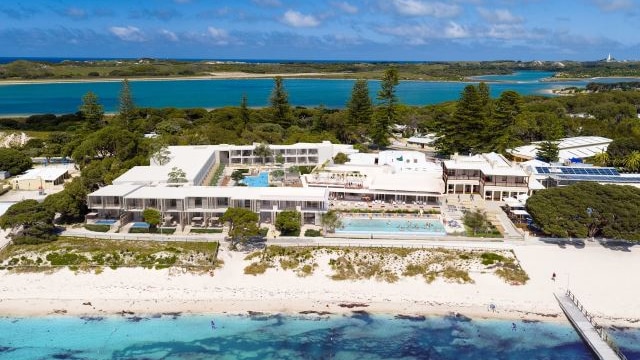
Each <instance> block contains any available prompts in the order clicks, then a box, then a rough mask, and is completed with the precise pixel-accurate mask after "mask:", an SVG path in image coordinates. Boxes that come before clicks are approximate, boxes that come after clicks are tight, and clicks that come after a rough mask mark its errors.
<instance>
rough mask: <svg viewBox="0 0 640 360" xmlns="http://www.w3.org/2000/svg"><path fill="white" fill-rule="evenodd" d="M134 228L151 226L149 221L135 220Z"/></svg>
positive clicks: (132, 225)
mask: <svg viewBox="0 0 640 360" xmlns="http://www.w3.org/2000/svg"><path fill="white" fill-rule="evenodd" d="M131 227H132V228H144V229H147V228H148V227H149V223H146V222H134V223H132V224H131Z"/></svg>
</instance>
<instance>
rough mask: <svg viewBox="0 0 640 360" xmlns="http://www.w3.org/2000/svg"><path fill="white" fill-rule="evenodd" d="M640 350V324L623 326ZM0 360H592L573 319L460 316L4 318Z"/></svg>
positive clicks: (638, 353)
mask: <svg viewBox="0 0 640 360" xmlns="http://www.w3.org/2000/svg"><path fill="white" fill-rule="evenodd" d="M618 333H621V334H622V333H624V334H625V336H627V338H625V339H626V340H625V341H628V342H629V346H630V348H629V349H626V348H625V350H628V355H627V356H628V358H629V359H630V360H631V359H639V358H640V348H639V347H640V345H639V344H640V341H638V340H639V339H640V331H638V330H634V331H624V332H623V331H619V332H618ZM0 359H11V360H20V359H96V360H98V359H166V360H172V359H261V360H270V359H367V360H375V359H403V360H410V359H433V360H435V359H462V360H463V359H514V360H520V359H547V360H551V359H559V360H560V359H562V360H572V359H575V360H578V359H581V360H582V359H585V360H586V359H589V360H591V359H594V357H593V355H592V354H591V353H590V351H589V349H588V348H587V347H586V346H585V345H584V344H583V343H582V341H581V340H580V338H579V337H578V335H577V334H576V332H575V331H574V330H573V329H572V328H571V327H570V326H569V325H563V324H556V323H543V322H522V321H517V322H516V329H515V330H513V329H512V322H511V321H505V320H482V321H475V320H471V319H468V318H465V317H453V316H452V317H426V318H420V317H413V318H411V317H402V318H397V317H392V316H382V315H375V316H373V315H369V314H367V313H364V312H354V313H353V314H352V315H344V316H340V315H331V316H319V315H300V316H284V315H262V314H253V315H247V316H239V315H220V314H216V315H180V314H165V315H156V316H151V317H136V316H132V315H129V316H128V317H127V318H125V317H120V316H110V317H85V318H78V317H71V316H47V317H29V318H2V319H0Z"/></svg>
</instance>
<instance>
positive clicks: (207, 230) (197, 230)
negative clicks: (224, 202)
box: [174, 228, 222, 234]
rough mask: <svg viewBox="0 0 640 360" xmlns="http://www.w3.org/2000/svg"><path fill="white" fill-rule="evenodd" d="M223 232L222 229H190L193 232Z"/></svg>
mask: <svg viewBox="0 0 640 360" xmlns="http://www.w3.org/2000/svg"><path fill="white" fill-rule="evenodd" d="M174 230H175V229H174ZM221 232H222V229H194V228H191V231H190V233H192V234H219V233H221Z"/></svg>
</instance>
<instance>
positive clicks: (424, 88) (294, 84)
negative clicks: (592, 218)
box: [0, 71, 586, 116]
mask: <svg viewBox="0 0 640 360" xmlns="http://www.w3.org/2000/svg"><path fill="white" fill-rule="evenodd" d="M551 75H553V73H551V72H542V71H523V72H518V73H515V74H513V75H499V76H488V77H478V78H477V79H478V80H480V79H482V80H484V81H491V82H493V83H491V95H492V96H494V97H497V96H499V95H500V93H502V92H503V91H505V90H515V91H518V92H519V93H521V94H523V95H531V94H543V93H544V91H545V90H548V89H550V88H562V87H568V86H579V85H584V84H585V83H586V82H580V81H567V82H553V83H549V82H544V81H541V80H542V79H544V78H547V77H549V76H551ZM353 82H354V80H344V79H285V80H284V86H285V88H286V89H287V92H288V93H289V101H290V103H291V104H292V105H294V106H307V107H313V106H319V105H324V106H326V107H329V108H343V107H344V106H345V104H346V102H347V100H348V98H349V96H350V94H351V88H352V87H353ZM130 83H131V90H132V93H133V96H134V101H135V102H136V104H137V105H138V106H141V107H155V108H160V107H176V108H196V107H202V108H217V107H223V106H238V105H239V104H240V99H241V98H242V95H243V94H246V95H247V97H248V103H249V106H254V107H261V106H268V105H269V95H270V93H271V89H272V88H273V79H179V80H135V79H132V80H131V81H130ZM470 83H475V82H445V81H401V82H400V84H399V85H398V88H397V94H398V97H399V99H400V102H401V103H404V104H408V105H428V104H436V103H441V102H444V101H451V100H457V99H458V98H459V96H460V92H461V91H462V89H463V88H464V87H465V86H466V85H468V84H470ZM379 87H380V82H379V81H370V82H369V88H370V94H371V97H372V98H373V99H375V96H376V92H377V91H378V90H379ZM88 91H93V92H94V93H96V94H97V95H98V96H99V98H100V102H101V103H102V104H103V105H104V108H105V111H107V112H115V111H117V104H118V92H119V91H120V82H119V81H102V82H101V81H97V82H60V83H24V84H10V83H4V84H3V83H1V82H0V116H7V115H17V114H22V115H30V114H45V113H52V114H65V113H73V112H76V111H78V107H79V105H80V102H81V98H82V96H83V95H84V94H85V93H86V92H88Z"/></svg>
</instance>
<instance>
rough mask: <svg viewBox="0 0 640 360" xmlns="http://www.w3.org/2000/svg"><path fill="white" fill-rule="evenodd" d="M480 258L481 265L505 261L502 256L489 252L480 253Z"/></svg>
mask: <svg viewBox="0 0 640 360" xmlns="http://www.w3.org/2000/svg"><path fill="white" fill-rule="evenodd" d="M480 258H482V265H492V264H493V263H496V262H502V261H504V260H505V258H504V256H502V255H499V254H496V253H491V252H485V253H482V254H481V255H480Z"/></svg>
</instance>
